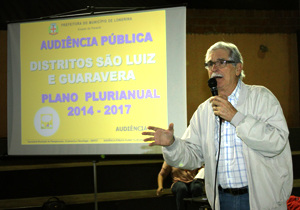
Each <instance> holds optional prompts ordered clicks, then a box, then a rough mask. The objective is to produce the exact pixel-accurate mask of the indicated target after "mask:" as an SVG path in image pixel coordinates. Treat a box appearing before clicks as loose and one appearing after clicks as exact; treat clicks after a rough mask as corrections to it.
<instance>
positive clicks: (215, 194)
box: [213, 117, 222, 210]
mask: <svg viewBox="0 0 300 210" xmlns="http://www.w3.org/2000/svg"><path fill="white" fill-rule="evenodd" d="M219 119H220V128H219V152H218V158H217V164H216V174H215V184H214V187H215V189H214V208H213V210H215V209H216V197H217V192H216V191H217V186H216V185H217V176H218V165H219V159H220V153H221V128H222V127H221V126H222V118H221V117H219ZM219 203H220V202H219Z"/></svg>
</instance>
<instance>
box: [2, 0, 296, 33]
mask: <svg viewBox="0 0 300 210" xmlns="http://www.w3.org/2000/svg"><path fill="white" fill-rule="evenodd" d="M172 5H174V6H176V5H186V6H187V8H194V9H250V10H262V9H263V10H298V9H299V0H285V1H284V4H283V3H282V1H274V0H222V1H221V0H215V1H207V0H206V1H205V0H185V1H184V0H172V1H171V0H106V1H104V0H0V30H6V28H7V22H8V21H18V20H27V19H36V18H41V17H47V16H51V15H56V14H62V13H68V12H72V11H73V12H75V13H82V12H84V11H85V12H87V6H94V7H95V8H96V9H95V11H103V10H115V9H120V7H133V8H136V7H137V8H145V7H146V8H147V7H150V8H151V7H164V6H172Z"/></svg>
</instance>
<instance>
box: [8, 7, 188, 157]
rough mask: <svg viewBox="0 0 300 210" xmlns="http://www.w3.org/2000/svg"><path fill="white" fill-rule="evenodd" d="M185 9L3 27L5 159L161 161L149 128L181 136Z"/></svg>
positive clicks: (101, 15)
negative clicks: (171, 128) (136, 157)
mask: <svg viewBox="0 0 300 210" xmlns="http://www.w3.org/2000/svg"><path fill="white" fill-rule="evenodd" d="M185 42H186V8H185V7H184V6H179V7H170V8H156V9H148V10H139V11H127V12H119V13H106V14H94V15H88V16H73V17H67V18H66V17H61V18H55V19H47V20H39V21H35V20H34V21H27V22H14V23H9V24H8V65H7V66H8V94H7V95H8V154H9V155H98V154H161V147H159V146H154V147H149V146H148V143H145V142H143V139H144V138H145V136H143V135H142V134H141V133H142V132H143V131H145V130H147V127H148V126H149V125H153V126H158V127H162V128H168V125H169V123H171V122H173V123H174V124H175V135H176V136H182V135H183V133H184V131H185V129H186V126H187V120H186V118H187V116H186V45H185Z"/></svg>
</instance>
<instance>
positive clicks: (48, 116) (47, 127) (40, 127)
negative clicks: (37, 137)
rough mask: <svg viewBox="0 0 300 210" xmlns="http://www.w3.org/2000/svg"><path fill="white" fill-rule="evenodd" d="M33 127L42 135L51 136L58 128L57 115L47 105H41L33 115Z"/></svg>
mask: <svg viewBox="0 0 300 210" xmlns="http://www.w3.org/2000/svg"><path fill="white" fill-rule="evenodd" d="M34 127H35V129H36V131H37V132H38V133H39V134H41V135H42V136H52V135H53V134H55V133H56V131H57V129H58V128H59V115H58V114H57V112H56V111H55V110H54V109H53V108H51V107H49V106H46V107H43V108H41V109H39V110H38V111H37V113H36V114H35V116H34Z"/></svg>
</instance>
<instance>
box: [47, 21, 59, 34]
mask: <svg viewBox="0 0 300 210" xmlns="http://www.w3.org/2000/svg"><path fill="white" fill-rule="evenodd" d="M49 34H50V35H56V34H58V26H57V25H56V23H52V24H50V26H49Z"/></svg>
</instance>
